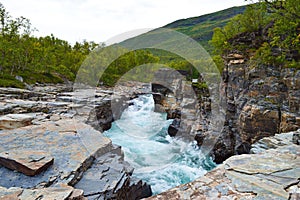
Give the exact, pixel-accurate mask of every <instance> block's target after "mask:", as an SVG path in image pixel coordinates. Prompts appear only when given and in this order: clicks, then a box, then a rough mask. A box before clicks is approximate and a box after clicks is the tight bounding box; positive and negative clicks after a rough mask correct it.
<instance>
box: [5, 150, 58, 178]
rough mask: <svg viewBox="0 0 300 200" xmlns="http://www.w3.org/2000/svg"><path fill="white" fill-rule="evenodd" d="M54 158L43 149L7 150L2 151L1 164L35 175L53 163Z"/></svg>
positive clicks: (28, 174)
mask: <svg viewBox="0 0 300 200" xmlns="http://www.w3.org/2000/svg"><path fill="white" fill-rule="evenodd" d="M53 161H54V158H53V157H51V156H50V155H49V154H48V153H47V152H43V151H22V152H20V151H19V152H16V151H7V152H2V153H0V165H2V166H4V167H7V168H9V169H12V170H16V171H18V172H22V173H23V174H25V175H27V176H35V175H37V174H39V173H41V172H42V171H44V170H46V169H47V168H48V167H50V165H52V164H53Z"/></svg>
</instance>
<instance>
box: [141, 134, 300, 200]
mask: <svg viewBox="0 0 300 200" xmlns="http://www.w3.org/2000/svg"><path fill="white" fill-rule="evenodd" d="M298 133H299V132H291V133H287V134H279V135H276V136H275V137H268V138H264V139H261V140H259V142H258V143H256V144H255V145H253V148H252V150H251V151H253V152H259V153H258V154H248V155H237V156H233V157H231V158H229V159H228V160H226V161H225V162H224V163H223V164H221V165H219V166H218V167H217V168H216V169H214V170H212V171H211V172H208V173H207V174H206V175H204V176H203V177H201V178H198V179H196V180H195V181H193V182H191V183H188V184H184V185H181V186H178V187H176V188H174V189H171V190H169V191H166V192H163V193H162V194H159V195H157V196H154V197H150V198H147V199H149V200H150V199H153V200H154V199H155V200H164V199H166V200H167V199H168V200H169V199H174V200H175V199H183V200H184V199H186V200H188V199H207V200H210V199H282V200H284V199H291V200H297V199H299V197H300V183H299V177H300V168H299V166H300V146H299V145H295V144H294V143H293V142H292V140H293V139H292V138H293V135H295V134H298ZM258 146H259V147H258ZM254 149H256V150H254ZM257 149H260V150H259V151H258V150H257Z"/></svg>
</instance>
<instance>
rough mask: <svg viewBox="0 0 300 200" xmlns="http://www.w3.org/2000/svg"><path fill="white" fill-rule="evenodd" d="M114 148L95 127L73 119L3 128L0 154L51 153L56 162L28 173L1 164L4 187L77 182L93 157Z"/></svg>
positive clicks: (0, 138)
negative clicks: (29, 174) (35, 173)
mask: <svg viewBox="0 0 300 200" xmlns="http://www.w3.org/2000/svg"><path fill="white" fill-rule="evenodd" d="M111 149H112V143H111V140H110V139H108V138H106V137H103V136H102V134H101V133H100V132H98V131H96V130H95V129H93V128H92V127H91V126H89V125H86V124H84V123H81V122H79V121H76V120H72V119H63V120H59V121H55V122H54V121H49V122H45V123H42V124H41V125H30V126H26V127H22V128H18V129H14V130H5V131H0V153H2V154H5V152H17V154H18V155H19V156H20V157H26V156H24V155H22V154H23V152H40V151H43V152H47V153H48V154H49V156H50V157H53V158H54V163H53V165H51V166H50V167H49V168H48V169H47V170H46V171H43V172H42V173H40V174H38V175H35V176H32V177H30V176H26V175H25V174H23V173H20V172H16V171H12V170H10V169H8V168H6V167H1V166H0V177H1V178H0V186H3V187H6V188H10V187H22V188H33V187H37V186H38V187H45V186H49V185H53V184H56V183H66V184H70V185H74V184H75V183H76V182H78V180H79V179H80V176H81V174H82V173H83V172H84V171H86V170H87V169H88V168H89V167H90V165H91V164H92V163H93V160H94V159H95V158H97V157H100V156H102V155H104V154H105V153H107V152H109V151H110V150H111Z"/></svg>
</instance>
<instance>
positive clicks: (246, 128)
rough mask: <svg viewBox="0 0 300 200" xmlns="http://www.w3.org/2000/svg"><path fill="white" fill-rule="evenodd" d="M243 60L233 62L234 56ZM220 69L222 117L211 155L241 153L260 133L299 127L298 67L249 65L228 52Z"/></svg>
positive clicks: (222, 157) (219, 158)
mask: <svg viewBox="0 0 300 200" xmlns="http://www.w3.org/2000/svg"><path fill="white" fill-rule="evenodd" d="M241 59H242V60H243V62H233V61H236V60H241ZM225 60H226V62H227V63H226V67H225V69H224V72H223V80H224V86H223V88H224V91H225V100H226V102H227V111H226V121H225V127H224V131H223V132H222V133H221V137H220V138H219V140H218V142H217V144H216V145H215V148H214V150H213V155H214V157H215V161H216V162H217V163H221V162H222V161H224V160H225V159H226V158H228V157H230V156H232V155H235V154H242V153H249V150H250V148H249V146H250V145H251V144H253V143H255V142H256V141H258V140H259V139H261V138H263V137H268V136H273V135H275V134H276V133H284V132H288V131H295V130H297V129H299V128H300V110H299V104H300V82H299V80H300V71H299V70H297V69H280V68H278V67H272V66H250V63H249V62H248V58H247V57H246V56H243V55H240V54H231V55H229V56H227V57H226V58H225Z"/></svg>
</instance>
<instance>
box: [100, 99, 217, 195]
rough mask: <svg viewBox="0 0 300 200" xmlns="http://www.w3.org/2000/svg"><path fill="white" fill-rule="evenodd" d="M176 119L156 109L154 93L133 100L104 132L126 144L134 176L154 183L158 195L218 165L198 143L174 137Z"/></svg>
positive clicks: (123, 145) (154, 189)
mask: <svg viewBox="0 0 300 200" xmlns="http://www.w3.org/2000/svg"><path fill="white" fill-rule="evenodd" d="M170 123H172V120H167V119H166V113H156V112H154V100H153V97H152V95H141V96H140V97H139V98H137V99H134V100H132V105H131V106H129V107H128V108H127V109H126V110H125V111H124V112H123V114H122V116H121V119H120V120H117V121H116V122H114V123H113V125H112V128H111V129H110V130H108V131H106V132H105V133H104V134H105V135H106V136H107V137H109V138H111V140H112V141H113V143H114V144H117V145H120V146H122V149H123V151H124V152H125V160H126V161H128V162H129V163H130V164H131V165H132V166H133V167H134V168H135V171H134V173H133V176H135V177H137V178H139V179H142V180H144V181H145V182H147V183H148V184H150V185H151V188H152V191H153V193H154V194H157V193H160V192H163V191H165V190H167V189H170V188H172V187H175V186H177V185H180V184H183V183H187V182H190V181H192V180H194V179H196V178H197V177H200V176H202V175H203V174H204V173H206V171H207V170H210V169H211V168H213V167H215V165H214V163H213V162H212V161H211V159H210V158H204V157H203V156H202V155H201V152H200V150H199V148H198V147H197V145H196V144H194V143H189V144H188V143H186V142H184V141H182V140H179V139H175V138H171V137H170V136H169V135H168V133H167V129H168V126H169V125H170Z"/></svg>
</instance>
